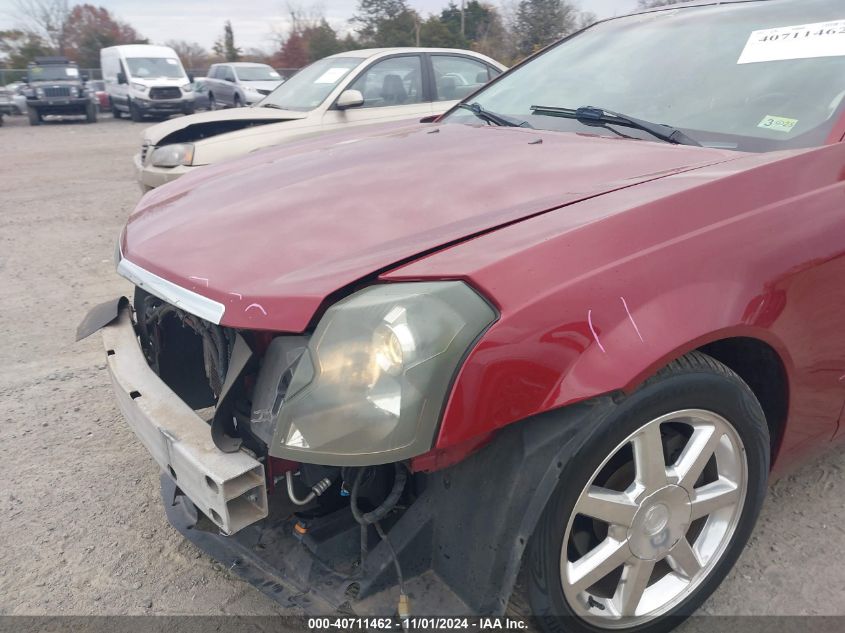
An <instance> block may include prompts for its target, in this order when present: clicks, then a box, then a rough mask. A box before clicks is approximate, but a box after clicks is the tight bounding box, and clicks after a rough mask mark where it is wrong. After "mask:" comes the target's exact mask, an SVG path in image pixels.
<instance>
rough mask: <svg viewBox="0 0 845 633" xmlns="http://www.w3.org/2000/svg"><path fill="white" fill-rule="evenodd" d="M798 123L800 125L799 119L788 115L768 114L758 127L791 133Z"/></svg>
mask: <svg viewBox="0 0 845 633" xmlns="http://www.w3.org/2000/svg"><path fill="white" fill-rule="evenodd" d="M796 125H798V119H787V118H786V117H782V116H772V115H771V114H767V115H766V116H764V117H763V120H762V121H760V124H759V125H758V126H757V127H761V128H763V129H765V130H773V131H775V132H785V133H786V134H789V133H790V132H791V131H792V128H794V127H795V126H796Z"/></svg>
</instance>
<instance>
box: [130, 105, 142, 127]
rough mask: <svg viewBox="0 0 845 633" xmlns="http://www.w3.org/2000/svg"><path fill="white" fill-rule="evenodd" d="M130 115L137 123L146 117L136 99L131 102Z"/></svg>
mask: <svg viewBox="0 0 845 633" xmlns="http://www.w3.org/2000/svg"><path fill="white" fill-rule="evenodd" d="M129 116H130V117H131V118H132V120H133V121H135V123H140V122H141V121H143V119H144V115H143V114H141V109H140V108H139V107H138V105H137V104H136V103H135V102H134V101H130V102H129Z"/></svg>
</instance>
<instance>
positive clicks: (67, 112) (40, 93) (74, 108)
mask: <svg viewBox="0 0 845 633" xmlns="http://www.w3.org/2000/svg"><path fill="white" fill-rule="evenodd" d="M26 77H27V79H26V83H27V88H26V90H25V92H24V94H25V96H26V110H27V115H28V116H29V124H30V125H41V122H42V121H43V120H44V117H45V116H48V115H51V114H52V115H59V116H84V117H85V120H86V121H87V122H88V123H95V122H96V121H97V108H96V107H95V106H94V104H93V103H92V102H91V95H90V94H89V92H88V88H87V87H86V86H85V83H84V79H85V78H84V77H83V76H82V75H81V73H80V72H79V66H77V65H76V63H74V62H72V61H70V60H69V59H68V58H67V57H36V58H35V59H34V60H33V61H32V62H31V63H30V64H29V65H28V66H27V71H26Z"/></svg>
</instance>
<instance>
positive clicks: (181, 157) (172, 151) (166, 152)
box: [150, 143, 194, 167]
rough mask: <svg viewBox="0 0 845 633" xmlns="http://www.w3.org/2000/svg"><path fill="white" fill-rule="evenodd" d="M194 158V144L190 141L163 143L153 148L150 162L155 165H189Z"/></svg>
mask: <svg viewBox="0 0 845 633" xmlns="http://www.w3.org/2000/svg"><path fill="white" fill-rule="evenodd" d="M193 160H194V146H193V145H192V144H190V143H180V144H176V145H163V146H162V147H157V148H156V149H155V150H153V155H152V156H151V157H150V162H151V163H152V164H153V166H155V167H177V166H179V165H190V164H191V162H193Z"/></svg>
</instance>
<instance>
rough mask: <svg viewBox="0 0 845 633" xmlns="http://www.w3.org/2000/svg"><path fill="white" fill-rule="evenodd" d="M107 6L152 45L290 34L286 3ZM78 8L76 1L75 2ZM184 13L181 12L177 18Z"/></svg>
mask: <svg viewBox="0 0 845 633" xmlns="http://www.w3.org/2000/svg"><path fill="white" fill-rule="evenodd" d="M83 1H87V2H89V3H91V4H95V5H99V6H104V7H106V8H107V9H108V10H109V11H110V12H112V14H114V15H116V16H117V17H118V18H120V19H122V20H124V21H125V22H128V23H129V24H131V25H132V26H133V27H135V29H136V30H138V31H139V32H140V33H141V34H142V35H143V36H144V37H148V38H149V39H150V41H151V42H154V43H163V42H164V41H166V40H171V39H177V40H188V41H190V42H198V43H199V44H201V45H202V46H204V47H206V48H210V47H211V45H212V44H213V43H214V40H215V39H217V37H219V35H220V33H221V32H222V30H223V23H224V22H225V21H226V20H227V19H230V20H232V26H233V27H234V31H235V43H236V44H237V45H238V46H240V47H242V48H251V47H257V48H264V49H270V48H272V41H273V39H272V34H273V32H274V31H281V32H284V30H285V25H286V21H285V18H286V13H287V11H286V7H287V5H288V2H287V1H286V0H240V1H237V2H235V1H232V0H99V1H97V0H79V2H80V3H81V2H83ZM448 1H449V0H409V4H410V5H411V6H412V7H414V8H415V9H416V10H417V11H419V12H420V13H422V14H423V15H427V14H429V13H437V12H439V11H440V9H442V8H443V7H444V6H446V5H447V4H448ZM514 1H515V0H492V3H493V4H498V5H501V4H503V3H504V4H511V3H513V2H514ZM71 3H73V0H71ZM292 4H293V5H295V6H300V7H303V8H306V9H307V7H309V6H320V7H322V11H323V13H324V14H325V15H326V17H327V18H328V19H329V22H331V23H332V25H333V26H334V27H335V28H339V29H345V28H347V20H348V19H349V18H350V17H351V16H352V14H353V13H354V12H355V7H356V6H357V4H358V3H357V1H356V0H319V1H317V2H314V1H312V0H293V2H292ZM579 4H580V6H581V8H582V9H584V10H587V11H592V12H593V13H595V14H596V15H598V16H599V17H606V16H611V15H614V14H617V13H626V12H627V11H630V10H631V9H633V8H634V6H636V4H637V3H636V0H579ZM14 8H15V2H14V0H0V30H2V29H8V28H14V27H15V26H17V25H18V21H17V20H16V19H15V16H14V13H15V11H14ZM177 12H178V13H177Z"/></svg>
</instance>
